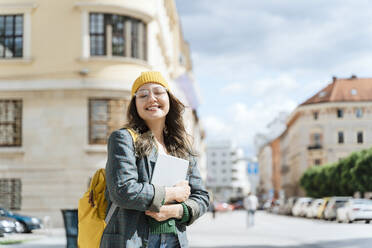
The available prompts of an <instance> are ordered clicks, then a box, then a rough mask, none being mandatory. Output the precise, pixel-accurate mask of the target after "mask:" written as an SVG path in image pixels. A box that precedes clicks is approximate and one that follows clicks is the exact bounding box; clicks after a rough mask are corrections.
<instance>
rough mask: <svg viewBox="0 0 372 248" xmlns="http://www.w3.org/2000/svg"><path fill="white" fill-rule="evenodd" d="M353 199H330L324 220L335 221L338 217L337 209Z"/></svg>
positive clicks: (336, 197)
mask: <svg viewBox="0 0 372 248" xmlns="http://www.w3.org/2000/svg"><path fill="white" fill-rule="evenodd" d="M350 198H351V197H343V196H341V197H340V196H334V197H331V198H330V199H329V203H328V204H327V207H326V208H325V209H324V219H326V220H335V219H336V216H337V212H336V211H337V209H338V208H340V207H342V206H344V205H345V203H346V202H347V201H348V200H349V199H350Z"/></svg>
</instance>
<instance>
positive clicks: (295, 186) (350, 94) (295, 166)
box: [258, 76, 372, 197]
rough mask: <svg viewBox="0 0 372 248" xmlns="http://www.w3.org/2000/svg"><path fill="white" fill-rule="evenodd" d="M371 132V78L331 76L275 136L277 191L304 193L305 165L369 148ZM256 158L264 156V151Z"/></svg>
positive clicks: (296, 110)
mask: <svg viewBox="0 0 372 248" xmlns="http://www.w3.org/2000/svg"><path fill="white" fill-rule="evenodd" d="M371 133H372V79H371V78H357V77H356V76H352V77H351V78H347V79H337V78H334V79H333V82H332V83H331V84H329V85H328V86H326V87H325V88H324V89H322V90H320V91H319V92H318V93H317V94H315V95H314V96H312V97H311V98H309V99H308V100H306V101H305V102H304V103H302V104H301V105H299V106H298V107H297V108H296V109H295V110H294V111H293V112H292V113H291V115H290V116H289V118H288V121H287V129H286V130H285V131H284V133H283V134H282V135H281V136H280V137H279V139H280V170H276V171H277V173H281V175H280V177H278V178H280V185H281V190H284V192H285V195H286V197H289V196H293V195H304V192H303V190H302V189H301V188H300V186H299V179H300V177H301V176H302V174H303V173H304V172H305V170H306V169H307V168H309V167H311V166H321V165H323V164H326V163H332V162H336V161H338V160H339V159H340V158H344V157H346V156H348V155H349V154H350V153H351V152H353V151H357V150H361V149H365V148H369V147H370V146H371V145H372V135H371ZM267 156H271V155H270V154H268V155H267ZM258 157H259V158H260V157H261V161H265V160H267V159H268V158H267V157H266V156H264V154H259V156H258ZM262 157H264V160H263V158H262ZM278 171H279V172H278ZM273 173H274V172H273Z"/></svg>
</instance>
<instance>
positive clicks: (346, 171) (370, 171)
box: [300, 149, 372, 198]
mask: <svg viewBox="0 0 372 248" xmlns="http://www.w3.org/2000/svg"><path fill="white" fill-rule="evenodd" d="M300 185H301V186H302V187H303V188H304V189H305V191H306V194H307V195H308V196H310V197H316V198H320V197H326V196H335V195H337V196H350V195H353V194H354V193H355V192H356V191H360V192H362V193H364V192H370V191H372V149H369V150H362V151H359V152H353V153H351V154H350V155H349V156H348V157H347V158H344V159H342V160H340V161H338V162H337V163H333V164H326V165H322V166H314V167H311V168H309V169H308V170H306V171H305V173H304V174H303V175H302V177H301V179H300Z"/></svg>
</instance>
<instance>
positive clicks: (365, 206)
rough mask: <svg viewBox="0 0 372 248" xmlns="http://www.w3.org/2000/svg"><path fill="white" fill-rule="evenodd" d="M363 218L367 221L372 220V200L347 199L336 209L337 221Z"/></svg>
mask: <svg viewBox="0 0 372 248" xmlns="http://www.w3.org/2000/svg"><path fill="white" fill-rule="evenodd" d="M358 220H365V222H366V223H369V222H370V221H371V220H372V200H369V199H349V200H348V201H347V202H346V203H345V205H344V207H341V208H338V209H337V221H338V222H348V223H352V222H353V221H358Z"/></svg>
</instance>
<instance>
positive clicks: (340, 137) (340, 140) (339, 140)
mask: <svg viewBox="0 0 372 248" xmlns="http://www.w3.org/2000/svg"><path fill="white" fill-rule="evenodd" d="M338 143H339V144H343V143H344V132H338Z"/></svg>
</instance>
